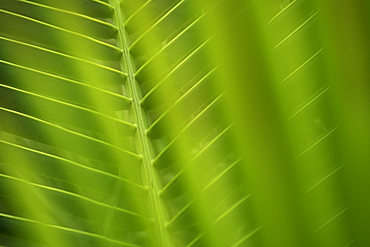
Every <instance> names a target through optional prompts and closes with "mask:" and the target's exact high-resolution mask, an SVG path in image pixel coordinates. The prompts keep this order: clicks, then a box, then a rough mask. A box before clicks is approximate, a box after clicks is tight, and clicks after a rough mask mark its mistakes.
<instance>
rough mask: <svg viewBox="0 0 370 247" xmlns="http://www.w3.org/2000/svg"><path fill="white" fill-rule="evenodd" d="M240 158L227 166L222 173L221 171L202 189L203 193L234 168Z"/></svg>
mask: <svg viewBox="0 0 370 247" xmlns="http://www.w3.org/2000/svg"><path fill="white" fill-rule="evenodd" d="M241 160H242V158H239V159H238V160H236V161H235V162H233V163H232V164H231V165H230V166H228V167H227V168H226V169H225V170H224V171H222V172H221V173H220V174H219V175H218V176H216V177H215V178H214V179H213V180H212V181H211V182H209V183H208V184H207V186H206V187H204V191H205V190H208V189H209V188H210V187H211V186H212V185H213V184H214V183H216V181H217V180H219V179H220V178H221V177H223V176H224V175H225V174H226V173H227V172H229V171H230V170H231V169H232V168H234V167H235V166H236V165H237V164H238V163H239V162H240V161H241Z"/></svg>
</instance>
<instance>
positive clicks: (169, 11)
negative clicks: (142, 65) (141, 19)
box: [130, 0, 185, 50]
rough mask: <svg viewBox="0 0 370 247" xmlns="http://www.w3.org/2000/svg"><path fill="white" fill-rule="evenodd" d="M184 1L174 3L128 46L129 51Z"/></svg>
mask: <svg viewBox="0 0 370 247" xmlns="http://www.w3.org/2000/svg"><path fill="white" fill-rule="evenodd" d="M184 2H185V0H181V1H179V2H178V3H176V4H175V5H174V6H173V7H171V8H170V9H169V10H168V11H167V13H165V14H164V15H163V16H162V17H161V18H159V19H158V20H157V21H156V22H155V23H153V24H152V25H151V26H150V27H149V28H148V29H147V30H146V31H145V32H144V33H143V34H142V35H140V36H139V37H138V38H137V39H136V40H135V41H134V42H132V44H131V45H130V50H131V49H132V48H133V47H135V45H136V44H137V43H138V42H139V41H140V40H141V39H142V38H143V37H144V36H145V35H147V34H148V33H149V32H150V31H152V30H153V29H154V28H155V27H156V26H158V25H159V24H160V23H161V22H162V21H163V20H165V19H166V18H167V17H168V16H169V15H170V14H171V13H172V12H173V11H175V10H176V9H177V8H178V7H179V6H181V4H182V3H184Z"/></svg>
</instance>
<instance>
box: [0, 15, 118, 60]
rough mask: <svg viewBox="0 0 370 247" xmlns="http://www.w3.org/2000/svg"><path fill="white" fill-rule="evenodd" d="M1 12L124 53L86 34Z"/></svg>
mask: <svg viewBox="0 0 370 247" xmlns="http://www.w3.org/2000/svg"><path fill="white" fill-rule="evenodd" d="M0 12H3V13H6V14H10V15H13V16H16V17H19V18H22V19H26V20H28V21H31V22H35V23H38V24H40V25H43V26H47V27H50V28H53V29H56V30H59V31H62V32H66V33H69V34H73V35H76V36H79V37H83V38H85V39H88V40H90V41H93V42H94V43H98V44H100V45H102V46H105V47H109V48H110V49H113V50H116V51H119V52H121V53H122V51H121V50H120V49H119V48H117V47H116V46H113V45H111V44H108V43H105V42H103V41H100V40H98V39H95V38H91V37H90V36H87V35H84V34H81V33H77V32H74V31H70V30H68V29H64V28H61V27H58V26H55V25H52V24H49V23H46V22H43V21H39V20H36V19H33V18H30V17H28V16H24V15H21V14H17V13H13V12H10V11H6V10H3V9H0Z"/></svg>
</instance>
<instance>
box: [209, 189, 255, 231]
mask: <svg viewBox="0 0 370 247" xmlns="http://www.w3.org/2000/svg"><path fill="white" fill-rule="evenodd" d="M251 196H252V193H251V194H248V195H246V196H245V197H243V198H242V199H241V200H240V201H238V202H237V203H235V204H234V205H233V206H232V207H230V208H229V209H228V210H227V211H225V212H224V213H223V214H222V215H220V216H219V217H218V218H217V219H216V220H215V222H214V224H215V223H217V222H218V221H220V220H222V218H225V217H226V215H228V214H229V213H231V212H232V211H233V210H234V209H236V208H237V207H239V206H240V205H241V204H242V203H243V202H244V201H246V200H247V199H248V198H250V197H251Z"/></svg>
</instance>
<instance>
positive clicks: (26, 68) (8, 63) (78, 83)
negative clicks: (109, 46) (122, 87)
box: [0, 59, 132, 103]
mask: <svg viewBox="0 0 370 247" xmlns="http://www.w3.org/2000/svg"><path fill="white" fill-rule="evenodd" d="M0 63H4V64H7V65H10V66H13V67H17V68H21V69H24V70H29V71H32V72H35V73H38V74H42V75H45V76H49V77H53V78H56V79H59V80H62V81H68V82H70V83H72V84H77V85H81V86H84V87H87V88H91V89H94V90H97V91H100V92H102V93H106V94H109V95H111V96H114V97H117V98H120V99H122V100H125V101H126V102H129V103H132V99H131V98H127V97H126V96H123V95H121V94H116V93H113V92H111V91H107V90H104V89H102V88H99V87H95V86H93V85H90V84H86V83H82V82H79V81H76V80H73V79H69V78H66V77H63V76H60V75H55V74H50V73H48V72H45V71H41V70H37V69H33V68H29V67H25V66H22V65H19V64H15V63H11V62H8V61H4V60H1V59H0Z"/></svg>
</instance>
